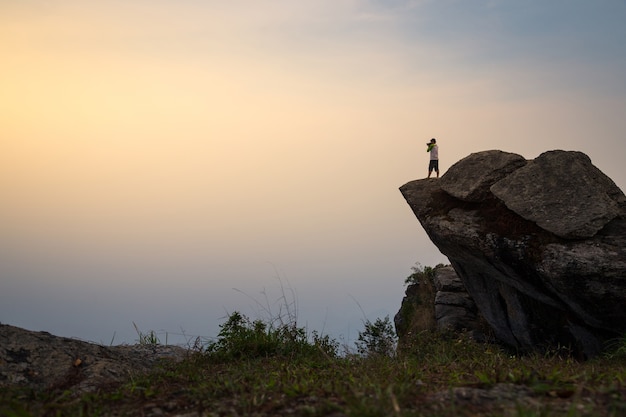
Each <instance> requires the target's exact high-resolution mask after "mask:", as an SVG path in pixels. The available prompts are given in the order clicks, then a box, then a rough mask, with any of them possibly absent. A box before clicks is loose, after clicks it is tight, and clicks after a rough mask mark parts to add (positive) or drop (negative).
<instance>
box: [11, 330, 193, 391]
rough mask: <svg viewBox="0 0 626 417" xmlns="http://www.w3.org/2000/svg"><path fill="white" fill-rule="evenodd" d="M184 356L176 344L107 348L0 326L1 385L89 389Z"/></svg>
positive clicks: (143, 371) (182, 349)
mask: <svg viewBox="0 0 626 417" xmlns="http://www.w3.org/2000/svg"><path fill="white" fill-rule="evenodd" d="M188 354H189V351H188V350H186V349H184V348H182V347H178V346H163V345H155V346H150V345H122V346H111V347H105V346H100V345H96V344H93V343H87V342H83V341H80V340H75V339H69V338H65V337H59V336H53V335H51V334H50V333H47V332H32V331H29V330H25V329H21V328H19V327H14V326H9V325H5V324H0V388H1V387H3V386H9V385H22V386H27V387H31V388H37V389H46V390H52V389H60V390H65V389H72V391H73V392H75V393H82V392H90V391H94V390H96V389H98V388H99V387H102V386H105V385H108V384H112V383H119V382H122V381H126V380H127V379H128V377H129V376H131V375H136V374H140V373H145V372H147V371H149V370H150V369H152V367H153V366H154V365H156V364H157V363H158V362H160V361H164V360H173V361H180V360H182V359H183V358H185V357H187V355H188Z"/></svg>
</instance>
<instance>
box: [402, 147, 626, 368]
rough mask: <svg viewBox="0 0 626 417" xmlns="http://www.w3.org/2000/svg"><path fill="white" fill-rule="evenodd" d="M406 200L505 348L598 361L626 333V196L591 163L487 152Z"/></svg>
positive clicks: (574, 155)
mask: <svg viewBox="0 0 626 417" xmlns="http://www.w3.org/2000/svg"><path fill="white" fill-rule="evenodd" d="M400 191H401V192H402V195H403V196H404V198H405V199H406V201H407V202H408V204H409V206H410V207H411V209H412V210H413V212H414V213H415V215H416V217H417V218H418V220H419V222H420V223H421V225H422V226H423V227H424V229H425V230H426V233H427V234H428V236H429V237H430V239H431V240H432V241H433V243H434V244H435V245H436V246H437V247H438V248H439V250H440V251H441V252H442V253H443V254H444V255H446V256H447V257H448V259H449V260H450V263H451V264H452V266H453V267H454V270H455V271H456V273H457V274H458V275H459V277H460V278H461V280H462V282H463V284H464V286H465V288H466V289H467V292H468V293H469V294H470V296H471V298H472V299H473V300H474V302H475V303H476V306H477V308H478V310H479V311H480V314H482V316H483V317H484V318H485V319H486V320H487V322H488V323H489V325H490V326H491V328H492V329H493V332H494V334H495V337H496V338H497V339H498V340H499V341H501V342H503V343H505V344H507V345H509V346H512V347H514V348H517V349H520V350H524V351H537V350H539V351H542V350H545V349H551V348H554V347H556V346H561V347H563V346H566V347H569V348H570V349H571V351H572V353H574V354H575V355H578V356H580V357H591V356H594V355H596V354H597V353H599V352H600V351H601V350H602V349H603V343H604V342H606V341H608V340H610V339H612V338H615V337H620V336H622V335H624V334H625V333H626V196H624V194H623V193H622V191H621V190H620V189H619V188H618V187H617V186H616V185H615V183H614V182H613V181H612V180H611V179H610V178H608V177H607V176H606V175H604V174H603V173H602V172H601V171H600V170H599V169H598V168H596V167H595V166H594V165H593V164H592V163H591V161H590V159H589V158H588V157H587V156H586V155H584V154H582V153H580V152H566V151H550V152H546V153H543V154H542V155H540V156H538V157H537V158H536V159H534V160H531V161H526V160H525V159H524V158H523V157H521V156H520V155H516V154H512V153H506V152H502V151H485V152H479V153H474V154H471V155H469V156H468V157H466V158H464V159H462V160H461V161H459V162H457V163H456V164H454V165H453V166H452V167H451V168H450V169H449V171H448V172H446V173H445V174H444V175H443V176H442V177H441V178H440V179H438V180H437V179H426V180H416V181H412V182H409V183H407V184H405V185H403V186H402V187H401V188H400Z"/></svg>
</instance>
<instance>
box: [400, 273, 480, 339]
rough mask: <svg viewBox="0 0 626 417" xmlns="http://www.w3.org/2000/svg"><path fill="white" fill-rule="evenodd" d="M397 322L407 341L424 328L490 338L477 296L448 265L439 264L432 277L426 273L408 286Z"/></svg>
mask: <svg viewBox="0 0 626 417" xmlns="http://www.w3.org/2000/svg"><path fill="white" fill-rule="evenodd" d="M394 324H395V327H396V333H397V334H398V336H399V338H400V339H401V340H402V341H407V343H410V339H411V336H412V335H415V334H418V333H420V332H422V331H425V330H437V331H439V332H442V333H446V332H453V333H463V334H466V335H468V336H470V337H471V338H473V339H475V340H487V339H489V338H490V336H489V335H487V334H486V333H488V331H487V330H488V329H486V328H485V323H484V319H482V317H481V316H480V314H479V312H478V309H477V308H476V304H475V303H474V300H473V299H472V297H470V295H469V294H468V293H467V290H466V289H465V286H464V285H463V282H462V281H461V278H459V276H458V275H457V274H456V272H455V271H454V269H453V268H452V267H451V266H449V265H448V266H438V267H436V268H435V269H434V270H433V277H432V280H431V279H429V278H427V277H424V278H423V279H422V280H420V281H419V282H415V283H412V284H411V285H409V286H408V287H407V289H406V294H405V297H404V299H403V300H402V306H401V307H400V311H398V313H397V314H396V315H395V316H394Z"/></svg>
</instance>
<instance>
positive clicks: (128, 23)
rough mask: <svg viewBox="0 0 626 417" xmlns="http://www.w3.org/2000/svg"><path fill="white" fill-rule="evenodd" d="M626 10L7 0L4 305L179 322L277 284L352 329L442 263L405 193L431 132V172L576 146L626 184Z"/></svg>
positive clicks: (91, 330) (110, 337)
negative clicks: (484, 155)
mask: <svg viewBox="0 0 626 417" xmlns="http://www.w3.org/2000/svg"><path fill="white" fill-rule="evenodd" d="M625 21H626V1H624V0H596V1H593V2H591V1H587V0H584V1H582V0H553V1H550V2H546V1H543V0H524V1H497V0H490V1H488V0H484V1H479V0H477V1H471V2H470V1H461V0H413V1H395V0H381V1H367V0H332V1H331V0H316V1H298V2H295V1H291V0H255V1H241V0H231V1H227V2H225V1H213V0H203V1H197V0H177V1H171V0H151V1H147V0H130V1H129V0H124V1H121V0H112V1H103V0H94V1H89V2H85V1H78V0H57V1H43V0H23V1H13V0H0V56H2V64H1V65H0V195H1V196H2V200H1V202H2V204H0V322H2V323H6V324H12V325H16V326H20V327H25V328H28V329H32V330H45V331H49V332H51V333H54V334H57V335H62V336H70V337H77V338H81V339H85V340H91V341H95V342H102V343H106V344H108V343H111V341H113V343H115V344H117V343H132V342H134V341H135V340H136V339H137V334H136V333H135V330H134V327H133V323H135V324H136V325H137V326H138V327H139V328H140V329H141V330H142V331H148V330H154V331H157V332H159V334H160V335H161V339H162V341H164V340H163V339H165V337H166V336H165V334H166V333H167V338H168V341H169V342H172V341H175V342H180V341H181V340H187V339H188V338H189V337H192V336H204V337H212V336H215V335H216V334H217V331H218V327H217V326H218V324H219V323H221V322H223V318H224V316H225V315H226V314H227V313H228V312H232V311H235V310H238V311H241V312H243V313H244V314H247V315H250V316H251V317H253V318H256V317H260V318H264V317H266V316H267V315H271V316H277V315H279V314H280V313H281V311H284V305H283V303H281V295H282V291H281V283H282V289H283V290H285V293H286V295H287V298H288V299H289V300H291V299H292V298H291V296H292V295H294V297H295V299H296V301H297V308H296V310H297V311H296V312H297V314H298V324H299V325H301V326H306V327H308V328H309V330H317V331H320V332H322V333H327V334H330V335H331V336H333V337H335V338H337V339H339V340H342V341H346V342H350V341H353V340H354V339H355V338H356V336H357V334H358V331H360V330H362V329H363V326H362V322H363V320H364V319H365V318H367V319H370V320H374V319H376V318H378V317H384V316H385V315H389V316H390V317H393V315H394V314H395V313H396V311H397V310H398V309H399V307H400V302H401V299H402V297H403V295H404V285H403V282H404V279H405V278H406V276H408V275H409V274H410V273H411V270H410V269H411V267H412V266H413V265H414V264H415V262H419V263H421V264H422V265H435V264H437V263H439V262H447V261H446V259H445V257H444V256H443V255H441V254H440V253H439V251H438V250H437V249H436V247H434V245H433V244H432V243H431V242H430V241H429V240H428V238H427V237H426V234H425V233H424V231H423V230H422V229H421V226H420V225H419V223H418V221H417V220H416V219H415V218H414V216H413V215H412V213H411V211H410V209H409V207H408V205H407V204H406V202H405V201H404V200H403V198H402V196H401V194H400V193H399V191H398V187H399V186H401V185H402V184H404V183H406V182H408V181H411V180H413V179H417V178H423V177H425V176H426V173H427V172H426V168H427V164H428V155H427V154H426V152H425V145H424V144H425V142H426V141H427V140H429V139H430V138H431V137H435V138H437V139H438V143H439V146H440V166H441V169H442V173H443V172H445V170H446V169H447V168H448V167H449V166H450V165H452V164H453V163H454V162H456V161H458V160H459V159H461V158H463V157H465V156H467V155H468V154H470V153H472V152H478V151H483V150H488V149H501V150H504V151H509V152H515V153H519V154H521V155H523V156H525V157H526V158H529V159H530V158H535V157H536V156H538V155H539V154H541V153H542V152H544V151H548V150H553V149H565V150H578V151H582V152H585V153H586V154H587V155H589V157H590V158H591V160H592V162H593V163H594V164H595V165H596V166H597V167H599V168H600V169H601V170H602V171H603V172H605V173H606V174H607V175H608V176H610V177H611V178H612V179H613V180H614V181H615V182H616V183H617V185H618V186H619V187H620V188H622V189H624V187H625V186H626V169H625V168H624V161H623V160H624V157H625V156H626V155H625V153H626V152H625V150H626V75H625V74H626V48H625V47H624V40H626V25H624V22H625ZM257 303H258V304H257ZM259 304H260V305H259ZM268 306H269V310H271V312H270V313H268V312H267V311H265V310H266V309H268ZM281 307H283V310H281Z"/></svg>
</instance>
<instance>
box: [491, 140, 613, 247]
mask: <svg viewBox="0 0 626 417" xmlns="http://www.w3.org/2000/svg"><path fill="white" fill-rule="evenodd" d="M616 188H617V186H616V185H615V184H614V183H613V181H611V180H610V179H609V178H608V177H607V176H606V175H604V174H603V173H602V172H601V171H600V170H599V169H598V168H596V167H595V166H593V165H592V164H591V160H590V159H589V157H587V155H585V154H583V153H581V152H566V151H551V152H546V153H543V154H541V155H540V156H539V157H537V158H536V159H535V160H533V161H531V162H529V163H528V164H527V165H526V166H524V167H522V168H520V169H518V170H516V171H515V172H512V173H511V174H510V175H508V176H506V177H505V178H503V179H502V180H500V181H498V182H497V183H495V184H494V185H493V186H492V187H491V192H492V193H493V194H494V195H495V196H496V197H498V198H499V199H500V200H502V201H503V202H504V204H505V205H506V206H507V207H508V208H509V209H511V210H513V211H514V212H515V213H517V214H519V215H520V216H521V217H523V218H524V219H526V220H530V221H531V222H535V223H537V225H539V226H540V227H541V228H542V229H544V230H547V231H550V232H552V233H554V234H555V235H557V236H560V237H563V238H569V239H578V238H587V237H591V236H593V235H595V234H596V233H597V232H598V231H599V230H600V229H602V228H603V227H604V226H606V224H607V223H608V222H610V221H611V220H613V219H614V218H615V217H617V216H618V215H619V213H620V207H619V204H620V203H623V202H624V199H623V194H621V193H617V192H616ZM538 202H539V203H540V204H538Z"/></svg>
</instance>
